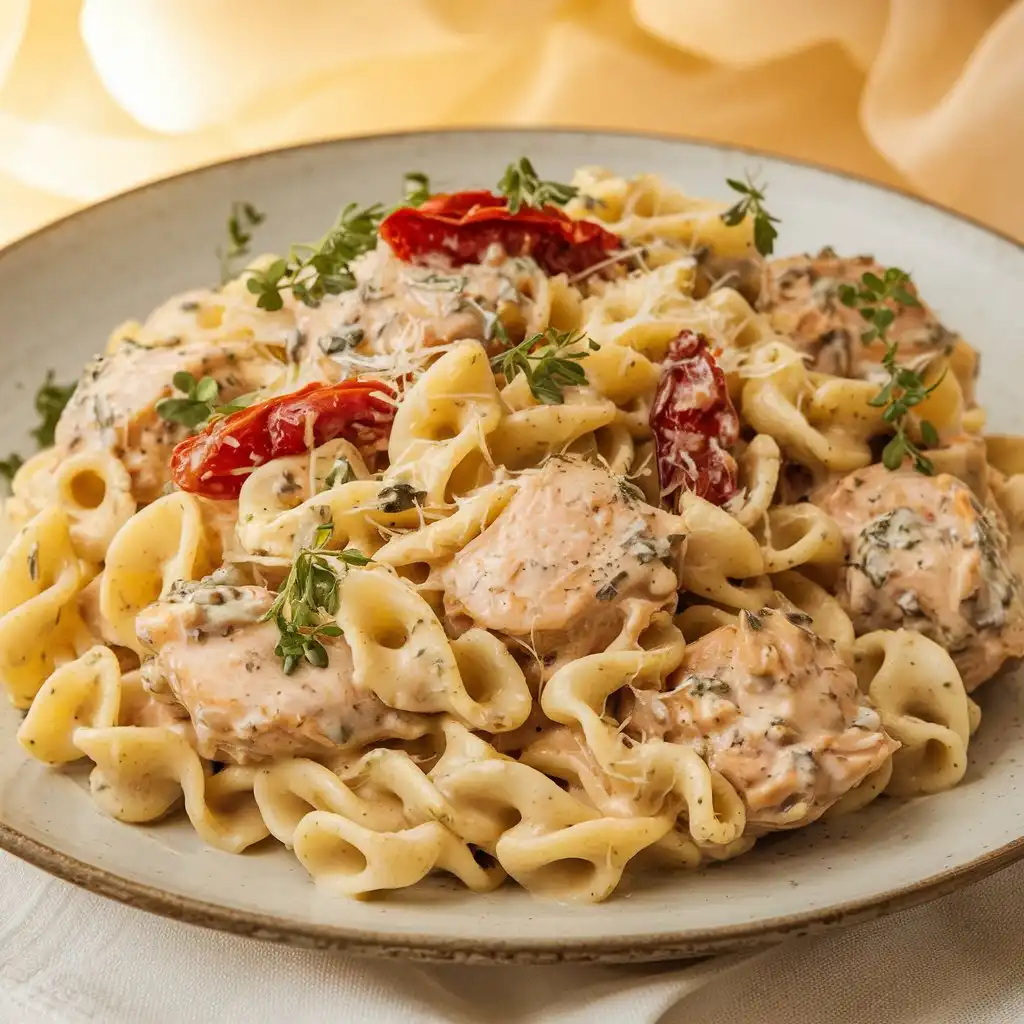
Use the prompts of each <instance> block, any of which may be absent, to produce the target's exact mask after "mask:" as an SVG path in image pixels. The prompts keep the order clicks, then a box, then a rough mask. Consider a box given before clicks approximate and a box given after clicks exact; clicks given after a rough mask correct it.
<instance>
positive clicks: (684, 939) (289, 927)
mask: <svg viewBox="0 0 1024 1024" xmlns="http://www.w3.org/2000/svg"><path fill="white" fill-rule="evenodd" d="M521 132H534V133H551V134H576V135H581V136H583V135H602V136H610V137H617V138H635V139H638V140H656V141H662V142H669V143H671V142H679V143H684V144H688V145H692V146H700V147H703V148H706V149H710V150H717V151H724V152H732V153H743V154H745V155H748V156H751V157H754V158H763V159H768V160H773V161H776V162H778V163H782V164H789V165H791V166H794V167H802V168H807V169H810V170H813V171H816V172H818V173H821V174H824V175H827V176H829V177H833V178H841V179H846V180H848V181H855V182H858V183H860V184H863V185H867V186H868V187H870V188H873V189H875V190H878V191H880V192H888V193H890V194H894V195H897V196H900V197H901V198H902V199H904V200H907V201H910V202H913V203H916V204H918V205H921V206H925V207H930V208H931V209H933V210H935V211H937V212H939V213H941V214H943V215H945V216H946V217H950V218H953V219H954V220H958V221H961V222H963V223H966V224H969V225H971V226H972V227H974V228H976V229H978V230H980V231H983V232H985V233H987V234H989V235H992V236H994V237H996V238H999V239H1001V240H1002V241H1004V242H1008V243H1009V244H1010V245H1012V246H1013V247H1015V248H1016V249H1018V250H1019V251H1020V252H1021V253H1022V254H1024V243H1022V242H1021V241H1019V240H1018V239H1016V238H1014V237H1013V236H1011V235H1009V234H1007V233H1005V232H1001V231H998V230H996V229H994V228H992V227H990V226H989V225H987V224H984V223H982V222H981V221H978V220H976V219H974V218H972V217H968V216H966V215H964V214H961V213H958V212H957V211H955V210H952V209H950V208H949V207H947V206H944V205H942V204H941V203H937V202H933V201H931V200H927V199H923V198H922V197H920V196H918V195H915V194H914V193H912V192H909V191H907V190H906V189H902V188H898V187H896V186H892V185H888V184H884V183H882V182H879V181H877V180H875V179H872V178H869V177H866V176H863V175H857V174H851V173H849V172H846V171H839V170H836V169H834V168H831V167H827V166H825V165H823V164H819V163H816V162H814V161H809V160H802V159H796V158H792V157H788V156H784V155H780V154H777V153H772V152H769V151H767V150H761V149H753V148H750V147H747V146H739V145H731V144H727V143H719V142H713V141H709V140H705V139H701V138H694V137H690V136H686V135H679V134H675V133H657V132H628V131H606V130H600V129H594V128H577V127H573V126H564V127H563V126H560V125H557V126H556V125H548V126H543V127H534V126H530V125H516V126H514V127H508V128H495V127H490V126H480V127H475V126H465V127H461V128H456V129H422V130H416V131H398V132H383V133H372V134H366V135H359V136H345V137H342V138H337V139H324V140H319V141H315V142H308V143H301V144H299V145H295V146H281V147H274V148H270V149H266V150H259V151H254V152H250V153H246V154H244V155H242V156H238V157H234V158H232V159H229V160H222V161H215V162H212V163H207V164H203V165H201V166H197V167H194V168H190V169H189V170H186V171H183V172H181V173H179V174H175V175H171V176H169V177H165V178H160V179H157V180H154V181H150V182H146V183H145V184H143V185H139V186H138V187H136V188H133V189H130V190H128V191H126V192H121V193H118V194H117V195H114V196H111V197H109V198H107V199H104V200H101V201H100V202H97V203H94V204H92V205H90V206H87V207H84V208H83V209H80V210H76V211H74V212H73V213H70V214H68V215H66V216H64V217H61V218H58V219H57V220H54V221H52V222H50V223H48V224H45V225H43V226H42V227H40V228H38V229H36V230H35V231H32V232H30V233H28V234H26V235H23V236H21V237H20V238H17V239H15V240H14V241H13V242H11V243H10V244H8V245H7V246H5V247H4V248H3V249H0V273H2V271H3V261H4V258H5V257H6V256H9V255H10V254H11V253H13V252H14V251H15V250H19V249H21V248H22V247H23V246H29V245H32V244H33V243H34V242H35V241H37V240H38V239H40V238H41V237H43V236H47V235H49V234H51V233H52V232H59V231H61V230H62V229H64V228H65V227H66V226H67V225H68V224H69V223H70V222H72V221H74V222H75V223H76V224H79V223H84V224H86V225H88V222H89V220H90V219H91V218H95V217H101V216H103V213H104V210H105V209H106V208H107V207H108V206H110V205H111V204H117V203H131V202H132V199H133V197H135V196H137V195H139V194H140V193H145V192H149V191H152V190H156V189H160V188H163V187H164V186H166V185H169V184H171V183H173V182H176V181H178V180H179V179H182V178H190V177H194V176H197V175H203V174H204V173H207V172H210V171H212V170H214V169H216V168H218V167H223V166H226V165H233V164H234V165H237V164H244V163H249V162H253V161H259V160H261V159H263V158H266V157H273V156H275V155H281V154H286V153H293V152H301V151H303V150H311V149H318V148H324V147H335V146H337V147H343V146H344V145H345V144H346V143H359V142H363V141H368V140H374V139H386V138H409V137H417V136H438V135H440V136H451V137H460V136H468V135H474V134H475V135H479V134H481V133H490V134H495V135H501V134H506V133H521ZM0 849H3V850H6V851H7V852H8V853H11V854H13V855H14V856H16V857H19V858H20V859H22V860H24V861H26V862H27V863H29V864H32V865H34V866H35V867H38V868H41V869H42V870H44V871H46V872H48V873H49V874H51V875H54V876H56V877H57V878H61V879H63V880H65V881H68V882H71V883H73V884H75V885H77V886H79V887H81V888H83V889H86V890H88V891H89V892H92V893H95V894H97V895H100V896H105V897H108V898H110V899H114V900H117V901H118V902H121V903H124V904H126V905H128V906H131V907H135V908H137V909H140V910H145V911H148V912H150V913H154V914H159V915H161V916H163V917H168V918H171V919H173V920H177V921H183V922H185V923H188V924H195V925H200V926H202V927H206V928H211V929H216V930H220V931H226V932H232V933H234V934H236V935H241V936H244V937H247V938H253V939H260V940H264V941H270V942H278V943H283V944H286V945H291V946H298V947H304V948H310V949H331V950H340V951H344V952H347V953H354V954H359V955H373V956H380V957H393V958H405V959H415V960H424V961H458V962H461V963H474V962H480V963H489V964H494V963H507V964H514V963H531V964H538V963H571V962H575V963H582V962H593V961H601V962H604V963H615V962H620V963H626V962H633V963H636V962H641V961H652V960H671V959H692V958H695V957H702V956H710V955H713V954H716V953H722V952H727V951H728V952H734V951H736V950H740V949H753V948H757V947H762V946H765V945H769V944H772V943H777V942H781V941H783V940H784V939H787V938H790V937H796V936H800V935H808V934H813V933H815V932H820V931H824V930H826V929H829V928H832V927H836V926H838V925H850V924H855V923H858V922H862V921H868V920H872V919H874V918H877V917H882V916H884V915H886V914H889V913H892V912H894V911H897V910H906V909H909V908H911V907H915V906H918V905H920V904H922V903H926V902H928V901H930V900H933V899H936V898H938V897H940V896H944V895H946V894H947V893H950V892H953V891H954V890H956V889H959V888H961V887H962V886H964V885H966V884H968V883H970V882H975V881H979V880H980V879H982V878H985V877H987V876H988V875H991V874H994V873H995V872H997V871H999V870H1000V869H1001V868H1004V867H1008V866H1009V865H1010V864H1012V863H1014V862H1015V861H1018V860H1022V859H1024V836H1020V837H1018V838H1017V839H1014V840H1011V841H1010V842H1009V843H1006V844H1004V845H1002V846H1000V847H998V848H996V849H994V850H991V851H989V852H987V853H985V854H983V855H981V856H979V857H976V858H974V859H973V860H971V861H969V862H967V863H966V864H961V865H958V866H957V867H955V868H950V869H948V870H946V871H942V872H939V873H938V874H935V875H933V876H931V877H929V878H926V879H923V880H921V881H920V882H917V883H914V884H911V885H904V886H901V887H899V888H896V889H892V890H887V891H884V892H882V893H877V894H875V895H873V896H870V897H868V898H865V899H862V900H853V901H848V902H845V903H841V904H837V905H835V906H832V907H829V908H826V909H821V908H819V909H816V910H810V911H807V912H806V913H802V914H792V915H786V916H780V917H775V918H769V919H767V920H761V921H759V922H758V923H757V924H753V925H732V926H727V927H720V928H709V929H703V930H693V929H688V930H685V931H678V932H665V931H659V932H658V933H656V934H652V935H649V936H639V937H636V936H633V937H631V938H630V939H629V940H628V945H627V944H626V943H625V942H624V940H623V939H621V938H617V937H615V936H595V937H594V938H587V939H584V940H579V939H573V940H571V941H570V942H568V943H567V942H566V940H563V939H559V938H557V937H553V938H551V939H550V940H515V939H510V940H493V939H491V940H488V941H487V943H486V946H485V947H483V948H481V944H479V943H473V942H469V941H466V940H463V939H451V938H445V937H442V936H439V935H436V934H433V935H423V934H411V935H403V936H401V937H398V936H395V935H393V934H388V933H382V932H379V931H368V930H364V929H356V928H338V927H331V926H322V925H313V924H305V923H301V922H296V921H288V920H286V919H284V918H281V917H276V916H273V915H265V914H259V913H254V912H251V911H245V910H239V909H235V908H229V907H224V906H220V905H218V904H214V903H209V902H207V901H205V900H200V899H195V898H193V897H188V896H180V895H177V894H175V893H171V892H167V891H165V890H163V889H159V888H157V887H155V886H151V885H147V884H145V883H143V882H138V881H135V880H132V879H129V878H125V877H123V876H121V875H118V874H116V873H115V872H112V871H107V870H105V869H102V868H97V867H95V866H94V865H92V864H89V863H87V862H85V861H81V860H78V859H77V858H75V857H71V856H68V855H67V854H64V853H61V852H60V851H58V850H55V849H53V848H52V847H49V846H47V845H46V844H45V843H42V842H39V841H38V840H36V839H32V838H30V837H29V836H26V835H25V834H24V833H22V832H20V831H18V830H17V829H15V828H12V827H11V826H10V825H7V824H5V823H4V822H3V821H0Z"/></svg>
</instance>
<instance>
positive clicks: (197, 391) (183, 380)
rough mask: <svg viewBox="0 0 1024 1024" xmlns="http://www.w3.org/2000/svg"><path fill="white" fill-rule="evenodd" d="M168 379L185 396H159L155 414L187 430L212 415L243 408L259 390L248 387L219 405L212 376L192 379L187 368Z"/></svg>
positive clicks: (226, 413) (218, 388)
mask: <svg viewBox="0 0 1024 1024" xmlns="http://www.w3.org/2000/svg"><path fill="white" fill-rule="evenodd" d="M171 382H172V383H173V384H174V387H175V389H176V390H178V391H180V392H181V393H182V394H183V395H184V396H185V397H184V398H161V399H160V401H159V402H157V403H156V412H157V415H158V416H159V417H160V418H161V419H164V420H167V421H168V422H170V423H181V424H182V425H183V426H186V427H188V428H189V429H190V430H195V429H196V427H198V426H200V425H201V424H203V423H205V422H206V421H207V420H209V419H211V418H212V417H214V416H230V415H231V413H233V412H238V410H239V409H245V408H247V407H248V406H250V405H251V404H252V403H253V402H254V401H255V400H256V399H257V398H258V397H259V392H256V391H251V392H249V394H246V395H239V396H238V398H235V399H233V400H232V401H230V402H228V403H227V404H225V405H220V404H218V399H219V397H220V387H219V385H218V384H217V382H216V381H215V380H214V379H213V378H212V377H202V378H201V379H199V380H196V379H195V377H193V376H192V374H191V373H189V372H188V371H187V370H179V371H178V372H177V373H176V374H175V375H174V376H173V377H172V378H171Z"/></svg>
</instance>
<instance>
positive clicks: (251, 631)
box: [136, 581, 427, 764]
mask: <svg viewBox="0 0 1024 1024" xmlns="http://www.w3.org/2000/svg"><path fill="white" fill-rule="evenodd" d="M273 600H274V595H273V594H272V593H270V591H268V590H266V589H264V588H263V587H254V586H237V587H236V586H231V585H227V584H217V583H211V582H206V581H204V582H203V583H199V584H189V583H186V584H179V585H178V587H177V588H176V589H175V590H173V591H172V592H171V594H170V595H169V596H168V597H167V598H165V599H164V600H161V601H158V602H157V603H156V604H153V605H151V606H150V607H149V608H146V609H145V610H144V611H143V612H142V613H141V614H140V615H139V616H138V619H137V621H136V628H137V631H138V635H139V639H140V640H141V641H142V642H143V643H144V644H146V645H147V646H149V647H150V648H152V649H153V650H155V652H156V656H155V657H154V658H153V660H152V661H148V662H146V664H145V665H144V666H143V670H142V671H143V681H144V684H145V685H146V687H147V688H148V689H149V690H150V691H151V692H152V693H154V695H156V696H157V697H160V698H162V699H164V700H166V701H168V702H172V703H177V704H180V705H181V706H182V707H183V708H184V709H185V710H186V711H187V712H188V714H189V716H190V717H191V719H192V724H193V726H194V727H195V734H196V740H197V744H196V749H197V750H198V751H199V753H200V755H201V756H203V757H207V758H212V759H215V760H222V761H234V762H237V763H239V764H249V763H253V762H259V761H264V760H271V759H275V758H283V757H317V756H324V755H328V754H330V753H332V752H336V751H338V750H339V749H342V748H346V747H347V748H359V747H362V746H365V745H367V744H369V743H373V742H376V741H378V740H383V739H388V738H395V737H397V738H401V739H415V738H416V737H418V736H422V735H423V733H424V732H426V731H427V724H426V719H425V718H424V717H423V716H420V715H414V714H409V713H407V712H403V711H396V710H394V709H392V708H389V707H387V706H386V705H385V704H383V703H382V702H381V701H380V700H379V699H378V698H377V697H376V695H375V694H373V693H371V692H370V691H368V690H364V689H362V688H360V687H358V686H356V685H355V684H354V683H353V680H352V655H351V652H350V650H349V646H348V644H347V643H346V642H345V639H344V637H337V638H327V637H325V638H324V646H325V647H329V652H330V662H329V664H328V666H327V667H326V668H313V667H311V666H308V665H305V664H303V665H300V666H299V667H298V668H297V669H296V670H295V671H294V672H293V673H292V674H291V675H285V673H284V671H283V670H282V667H281V659H280V658H279V657H278V656H276V655H275V654H274V647H275V645H276V644H277V641H278V630H277V627H276V625H275V624H274V623H273V622H261V621H260V619H261V618H262V616H263V615H264V614H265V613H266V611H267V610H268V609H269V608H270V606H271V604H272V603H273Z"/></svg>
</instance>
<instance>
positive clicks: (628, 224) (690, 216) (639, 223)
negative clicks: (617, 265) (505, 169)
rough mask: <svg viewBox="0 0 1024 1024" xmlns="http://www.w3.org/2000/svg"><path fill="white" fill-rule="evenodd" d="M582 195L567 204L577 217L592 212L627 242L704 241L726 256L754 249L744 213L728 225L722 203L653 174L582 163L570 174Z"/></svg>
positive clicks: (689, 246)
mask: <svg viewBox="0 0 1024 1024" xmlns="http://www.w3.org/2000/svg"><path fill="white" fill-rule="evenodd" d="M572 183H573V185H575V186H576V187H577V188H578V189H579V190H580V193H581V195H580V196H579V197H577V198H576V199H573V200H572V201H571V202H570V203H569V204H568V205H567V207H566V209H567V211H568V212H569V214H570V215H572V216H576V217H591V218H594V217H596V218H597V219H599V220H600V221H601V222H602V223H603V224H604V225H605V226H606V227H607V228H608V230H609V231H612V232H614V233H615V234H617V235H619V236H620V237H621V238H624V239H626V240H627V241H630V242H647V241H651V240H655V239H656V240H667V241H670V242H672V243H673V244H674V245H675V246H677V247H678V248H681V249H686V250H690V251H692V250H694V249H696V248H698V247H700V246H707V247H708V248H710V249H713V250H714V251H715V252H717V253H721V254H722V255H726V256H740V255H746V254H747V253H749V252H750V251H751V249H752V248H753V225H752V222H751V220H750V219H749V218H746V219H744V220H742V221H740V223H739V224H736V225H734V226H729V225H727V224H725V223H724V222H723V220H722V217H721V214H722V212H723V211H724V210H725V209H726V205H725V204H724V203H718V202H714V201H712V200H708V199H695V198H692V197H690V196H687V195H685V194H684V193H683V192H681V191H680V190H679V189H676V188H673V187H672V186H671V185H668V184H667V183H666V182H664V181H663V180H662V179H661V178H659V177H658V176H657V175H655V174H637V175H635V176H634V177H632V178H622V177H618V176H617V175H615V174H613V173H612V172H611V171H609V170H606V169H605V168H603V167H582V168H580V169H578V170H577V171H576V173H575V175H574V176H573V180H572Z"/></svg>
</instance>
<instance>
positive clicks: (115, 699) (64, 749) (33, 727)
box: [18, 646, 121, 765]
mask: <svg viewBox="0 0 1024 1024" xmlns="http://www.w3.org/2000/svg"><path fill="white" fill-rule="evenodd" d="M120 707H121V669H120V667H119V665H118V663H117V656H116V655H115V654H114V652H113V651H111V650H110V648H108V647H101V646H97V647H93V648H91V649H90V650H88V651H86V652H85V654H83V655H82V657H80V658H77V659H75V660H74V661H72V662H68V664H66V665H62V666H61V667H60V668H58V669H57V670H56V671H55V672H54V673H53V675H52V676H50V678H49V679H48V680H47V681H46V682H45V683H44V684H43V688H42V689H41V690H40V691H39V693H38V694H36V698H35V700H33V701H32V706H31V707H30V708H29V710H28V714H27V715H26V716H25V720H24V721H23V722H22V723H21V727H20V728H19V729H18V742H19V743H20V744H21V746H22V748H23V749H24V750H25V751H26V753H28V754H30V755H31V756H32V757H34V758H36V759H37V760H39V761H42V762H44V763H45V764H52V765H56V764H67V763H68V762H70V761H77V760H78V759H79V758H81V757H83V756H84V754H83V753H82V751H81V750H80V749H79V748H78V747H77V746H76V745H75V732H76V731H77V730H78V729H80V728H88V729H106V728H109V727H110V726H114V725H117V719H118V713H119V711H120Z"/></svg>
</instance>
